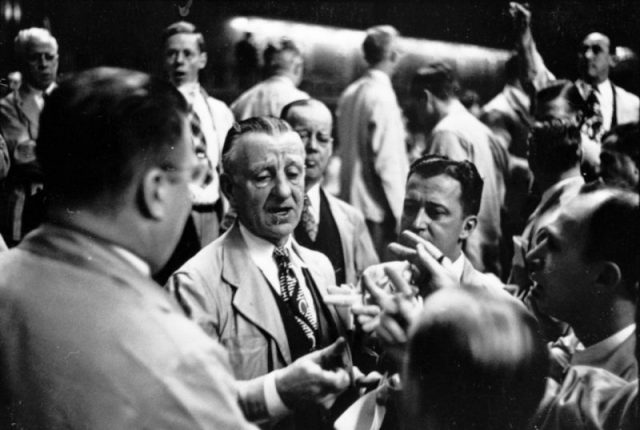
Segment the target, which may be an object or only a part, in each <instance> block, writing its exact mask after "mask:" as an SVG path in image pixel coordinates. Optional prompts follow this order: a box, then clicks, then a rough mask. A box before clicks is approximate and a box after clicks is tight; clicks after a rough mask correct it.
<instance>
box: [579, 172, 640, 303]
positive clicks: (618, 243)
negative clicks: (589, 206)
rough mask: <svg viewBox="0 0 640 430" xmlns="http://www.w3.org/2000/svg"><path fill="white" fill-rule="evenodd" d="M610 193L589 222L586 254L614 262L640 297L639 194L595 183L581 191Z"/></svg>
mask: <svg viewBox="0 0 640 430" xmlns="http://www.w3.org/2000/svg"><path fill="white" fill-rule="evenodd" d="M597 192H606V193H608V194H609V195H608V196H607V197H606V198H605V200H604V201H603V202H602V203H601V204H600V205H599V206H598V207H597V208H596V209H595V211H594V212H593V215H592V217H591V220H590V222H589V228H588V237H587V244H586V246H585V251H584V252H585V257H586V258H587V259H589V261H597V260H605V261H611V262H614V263H615V264H616V265H617V266H618V267H619V268H620V271H621V272H622V277H623V278H624V280H625V281H626V284H627V286H628V287H629V293H630V297H632V299H634V300H636V299H637V298H638V285H637V283H638V281H639V280H640V222H639V220H640V205H639V198H638V194H637V193H634V192H632V191H628V190H623V189H619V188H614V187H610V186H607V185H605V184H602V183H599V182H594V183H592V184H586V185H584V186H583V187H582V189H581V190H580V194H581V195H585V194H590V193H597Z"/></svg>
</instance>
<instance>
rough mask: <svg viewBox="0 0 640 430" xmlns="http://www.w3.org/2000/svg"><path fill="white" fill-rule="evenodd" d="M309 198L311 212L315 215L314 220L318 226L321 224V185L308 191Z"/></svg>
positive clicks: (316, 185)
mask: <svg viewBox="0 0 640 430" xmlns="http://www.w3.org/2000/svg"><path fill="white" fill-rule="evenodd" d="M307 197H308V198H309V210H310V211H311V215H313V220H314V221H315V222H316V224H318V223H319V222H320V184H319V183H317V184H315V185H314V186H313V187H311V188H309V191H307Z"/></svg>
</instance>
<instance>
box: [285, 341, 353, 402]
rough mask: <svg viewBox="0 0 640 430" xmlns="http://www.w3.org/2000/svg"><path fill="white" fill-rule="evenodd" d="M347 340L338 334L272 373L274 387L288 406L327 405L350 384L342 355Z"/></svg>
mask: <svg viewBox="0 0 640 430" xmlns="http://www.w3.org/2000/svg"><path fill="white" fill-rule="evenodd" d="M346 349H347V342H346V341H345V340H344V338H339V339H338V340H336V341H335V342H334V343H333V344H331V345H329V346H328V347H326V348H324V349H321V350H319V351H314V352H311V353H309V354H307V355H304V356H302V357H300V358H298V359H297V360H296V361H294V362H293V363H291V364H290V365H289V366H287V367H285V368H284V369H280V370H278V371H277V373H276V389H277V390H278V394H279V395H280V398H281V399H282V401H283V402H284V404H285V405H286V406H287V407H288V408H289V409H294V410H295V409H300V408H303V407H304V406H305V405H309V404H319V405H322V406H324V407H325V408H327V409H328V408H329V407H331V405H332V404H333V403H334V401H335V399H336V397H338V395H340V393H342V392H343V391H344V390H346V389H347V387H348V386H349V384H350V376H349V373H348V372H347V370H346V367H347V363H346V362H345V359H344V355H345V352H346Z"/></svg>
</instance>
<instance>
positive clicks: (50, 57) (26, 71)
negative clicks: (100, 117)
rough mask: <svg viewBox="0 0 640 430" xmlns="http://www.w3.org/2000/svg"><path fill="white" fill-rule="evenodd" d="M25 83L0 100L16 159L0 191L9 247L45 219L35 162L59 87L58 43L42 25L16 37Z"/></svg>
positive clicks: (2, 124) (1, 121)
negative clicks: (45, 115) (47, 109)
mask: <svg viewBox="0 0 640 430" xmlns="http://www.w3.org/2000/svg"><path fill="white" fill-rule="evenodd" d="M14 50H15V53H16V56H17V58H18V61H19V65H20V71H21V72H22V75H23V77H24V82H23V83H22V85H21V86H20V88H19V89H18V90H16V91H13V92H11V93H9V94H8V95H7V96H6V97H4V98H3V99H2V100H0V133H2V136H3V137H4V140H6V143H7V148H8V152H9V156H10V160H11V168H10V170H9V175H8V177H7V178H6V180H5V181H4V184H3V189H2V191H0V208H1V209H0V211H1V213H0V233H1V234H2V235H3V236H4V238H5V239H6V241H7V243H8V244H9V245H10V246H13V245H15V244H17V243H18V242H19V241H20V239H22V237H23V235H24V234H25V233H27V232H28V231H30V230H31V229H33V228H34V227H36V226H37V225H38V224H39V223H40V221H41V220H42V207H41V190H42V174H41V171H40V168H39V166H38V163H37V162H36V156H35V146H36V139H37V138H38V130H39V124H40V112H41V111H42V108H43V107H44V105H45V98H46V96H47V95H48V94H50V93H51V91H52V90H53V89H54V88H55V86H56V83H55V82H56V77H57V74H58V42H57V41H56V39H55V38H54V37H53V36H52V35H51V33H49V31H48V30H45V29H43V28H36V27H33V28H28V29H25V30H21V31H20V32H19V33H18V35H17V36H16V38H15V40H14Z"/></svg>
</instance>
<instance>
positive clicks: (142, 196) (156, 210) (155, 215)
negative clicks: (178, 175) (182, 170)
mask: <svg viewBox="0 0 640 430" xmlns="http://www.w3.org/2000/svg"><path fill="white" fill-rule="evenodd" d="M168 191H169V182H168V181H167V178H166V174H165V172H164V171H162V169H159V168H157V167H153V168H151V169H149V170H147V172H146V173H145V174H144V176H143V177H142V181H141V183H140V193H139V199H138V204H139V206H140V211H141V212H142V213H143V214H144V215H145V216H147V217H149V218H151V219H153V220H161V219H163V218H164V217H165V214H166V210H167V206H166V205H167V203H168V200H167V193H168Z"/></svg>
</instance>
